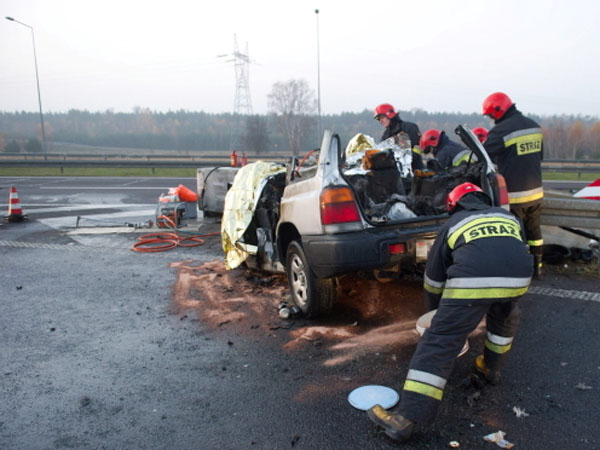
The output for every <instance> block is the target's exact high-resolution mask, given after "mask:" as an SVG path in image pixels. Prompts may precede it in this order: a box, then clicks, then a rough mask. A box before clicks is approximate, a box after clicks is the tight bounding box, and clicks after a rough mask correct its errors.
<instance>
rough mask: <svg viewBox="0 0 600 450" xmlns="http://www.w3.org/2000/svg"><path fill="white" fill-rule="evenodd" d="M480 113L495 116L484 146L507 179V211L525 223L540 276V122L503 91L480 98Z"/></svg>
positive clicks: (541, 156) (536, 275) (541, 145)
mask: <svg viewBox="0 0 600 450" xmlns="http://www.w3.org/2000/svg"><path fill="white" fill-rule="evenodd" d="M482 109H483V111H482V112H483V115H484V116H489V117H491V118H492V119H493V120H494V123H495V125H494V127H493V128H492V129H491V130H490V132H489V133H488V136H487V138H486V140H485V143H484V144H483V146H484V147H485V149H486V151H487V153H488V154H489V155H490V158H491V159H492V161H493V162H494V163H495V164H496V165H497V166H498V171H499V172H500V173H501V174H502V175H503V176H504V178H505V179H506V187H507V188H508V201H509V203H510V211H511V212H512V213H513V214H514V215H516V216H517V217H518V218H519V219H521V221H522V222H523V225H524V227H525V236H526V238H527V245H529V249H530V251H531V253H532V254H533V256H534V265H535V266H534V276H535V277H536V278H538V279H540V278H541V277H542V245H543V244H544V241H543V239H542V229H541V226H540V225H541V222H540V219H541V214H542V199H543V197H544V189H543V187H542V159H543V155H544V147H543V135H542V128H541V127H540V125H539V124H538V123H537V122H535V121H533V120H532V119H529V118H528V117H525V116H524V115H523V114H522V113H521V112H520V111H519V110H518V109H517V107H516V105H515V103H514V102H513V101H512V100H511V99H510V98H509V97H508V95H506V94H504V93H502V92H495V93H493V94H490V95H489V96H488V97H487V98H486V99H485V100H484V101H483V108H482Z"/></svg>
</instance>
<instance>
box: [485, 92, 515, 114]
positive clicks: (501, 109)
mask: <svg viewBox="0 0 600 450" xmlns="http://www.w3.org/2000/svg"><path fill="white" fill-rule="evenodd" d="M512 105H514V103H513V101H512V100H511V99H510V97H509V96H508V95H506V94H504V93H503V92H494V93H493V94H490V95H488V96H487V98H486V99H485V100H484V101H483V115H484V116H491V117H492V118H493V119H494V120H498V119H499V118H501V117H502V116H503V115H504V113H505V112H506V110H507V109H508V108H510V107H511V106H512Z"/></svg>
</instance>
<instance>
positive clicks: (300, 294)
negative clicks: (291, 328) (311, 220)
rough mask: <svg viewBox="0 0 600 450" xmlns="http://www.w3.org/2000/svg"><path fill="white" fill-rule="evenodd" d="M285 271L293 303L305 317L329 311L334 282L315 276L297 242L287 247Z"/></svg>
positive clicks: (333, 293)
mask: <svg viewBox="0 0 600 450" xmlns="http://www.w3.org/2000/svg"><path fill="white" fill-rule="evenodd" d="M285 271H286V274H287V277H288V282H289V286H290V291H291V293H292V298H293V300H294V303H295V304H296V306H297V307H298V308H300V310H301V311H302V312H303V313H304V315H305V316H307V317H316V316H318V315H319V314H324V313H327V312H329V311H330V310H331V308H332V307H333V301H334V298H335V284H334V280H333V278H317V277H316V276H315V274H314V273H313V271H312V270H311V268H310V266H309V265H308V262H307V259H306V255H305V254H304V249H303V248H302V245H301V244H300V243H299V242H297V241H292V242H291V243H290V245H289V246H288V250H287V255H286V264H285Z"/></svg>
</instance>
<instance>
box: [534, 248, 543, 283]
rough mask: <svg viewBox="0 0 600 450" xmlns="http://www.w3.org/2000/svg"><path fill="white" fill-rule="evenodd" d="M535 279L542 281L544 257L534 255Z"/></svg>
mask: <svg viewBox="0 0 600 450" xmlns="http://www.w3.org/2000/svg"><path fill="white" fill-rule="evenodd" d="M533 277H534V278H535V279H536V280H541V279H542V255H538V254H535V255H533Z"/></svg>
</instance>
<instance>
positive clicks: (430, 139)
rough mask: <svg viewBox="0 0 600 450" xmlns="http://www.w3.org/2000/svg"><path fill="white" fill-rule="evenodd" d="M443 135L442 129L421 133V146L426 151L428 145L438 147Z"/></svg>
mask: <svg viewBox="0 0 600 450" xmlns="http://www.w3.org/2000/svg"><path fill="white" fill-rule="evenodd" d="M441 135H442V131H441V130H434V129H432V130H427V131H426V132H425V133H423V134H422V135H421V140H420V141H419V147H421V150H423V151H425V150H426V149H427V147H437V146H438V144H439V143H440V136H441Z"/></svg>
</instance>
